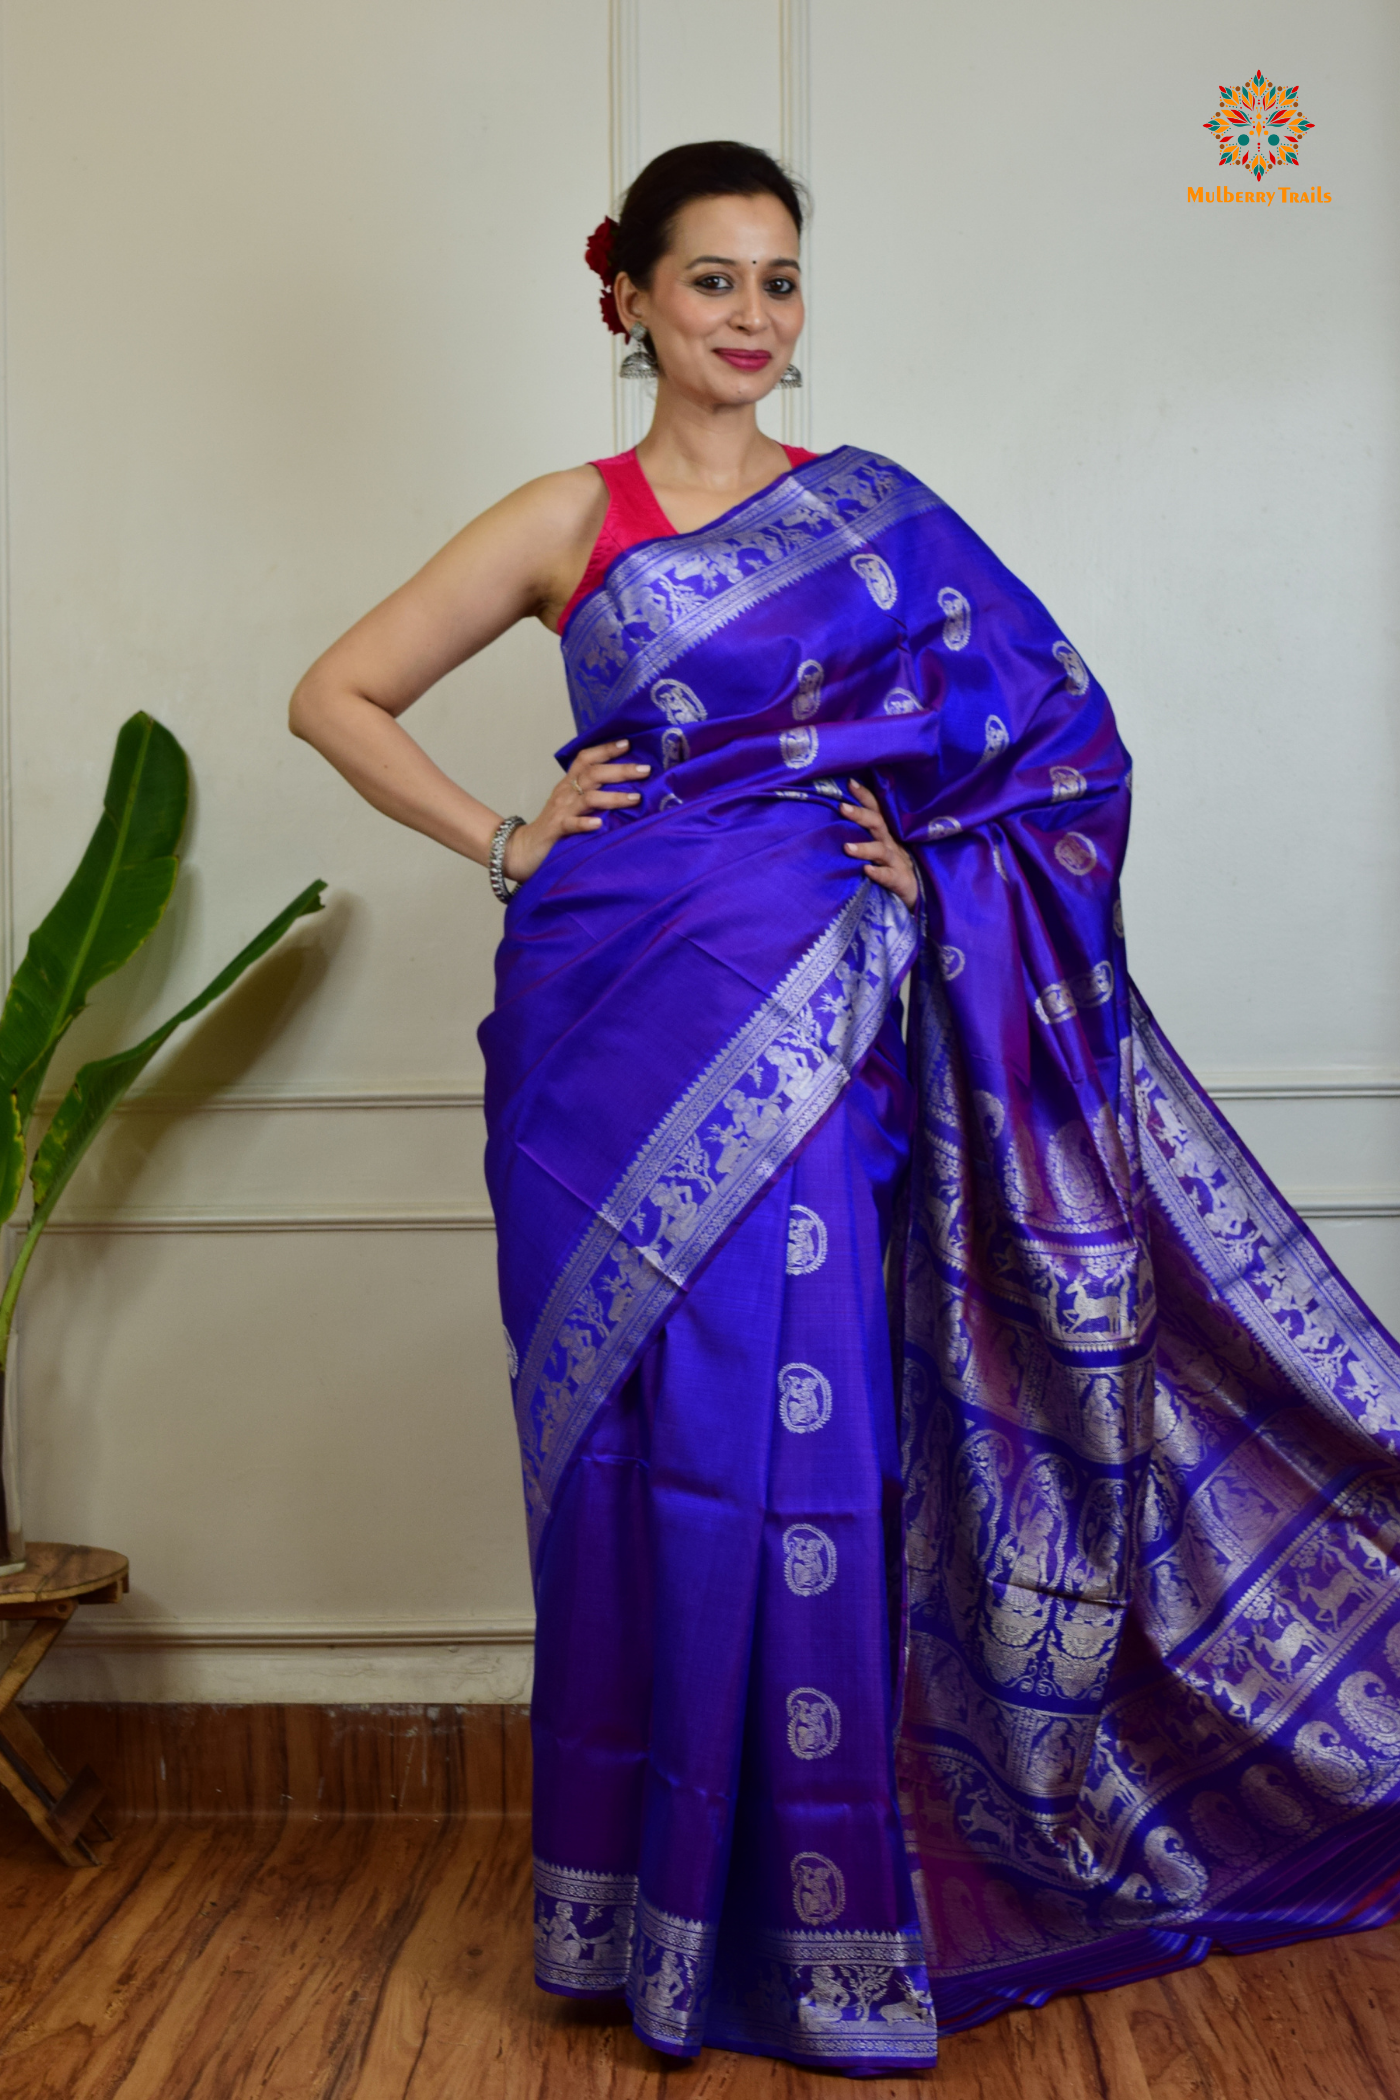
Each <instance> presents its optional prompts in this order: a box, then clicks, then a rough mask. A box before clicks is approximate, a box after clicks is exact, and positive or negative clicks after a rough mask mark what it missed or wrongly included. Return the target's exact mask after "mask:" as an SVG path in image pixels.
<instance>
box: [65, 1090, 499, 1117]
mask: <svg viewBox="0 0 1400 2100" xmlns="http://www.w3.org/2000/svg"><path fill="white" fill-rule="evenodd" d="M59 1098H60V1097H59V1096H58V1095H57V1094H53V1095H49V1096H46V1097H45V1099H44V1100H42V1101H41V1102H40V1104H39V1112H40V1114H41V1115H52V1114H53V1112H54V1110H55V1109H56V1108H57V1107H58V1103H59ZM484 1101H485V1092H484V1089H483V1088H481V1087H479V1086H476V1087H461V1088H457V1089H453V1090H451V1091H444V1092H440V1093H434V1092H432V1091H427V1090H425V1091H423V1092H418V1091H417V1090H415V1089H413V1088H404V1089H395V1088H392V1087H389V1088H378V1087H369V1088H365V1089H359V1088H352V1089H350V1090H348V1091H345V1092H332V1091H320V1090H318V1089H316V1088H306V1087H269V1088H262V1089H259V1088H254V1087H229V1088H226V1089H225V1090H224V1091H222V1092H220V1093H211V1094H165V1093H161V1092H160V1091H159V1089H158V1088H155V1087H152V1088H150V1089H149V1090H148V1091H146V1092H143V1093H139V1094H128V1095H127V1096H126V1099H125V1100H124V1101H121V1102H119V1103H118V1104H117V1109H116V1113H117V1114H118V1115H122V1116H132V1115H147V1116H202V1115H222V1114H231V1113H237V1112H240V1111H259V1112H275V1111H277V1110H278V1109H295V1110H303V1109H364V1110H373V1109H384V1108H394V1109H399V1108H402V1109H413V1108H463V1109H479V1108H481V1107H482V1106H483V1103H484Z"/></svg>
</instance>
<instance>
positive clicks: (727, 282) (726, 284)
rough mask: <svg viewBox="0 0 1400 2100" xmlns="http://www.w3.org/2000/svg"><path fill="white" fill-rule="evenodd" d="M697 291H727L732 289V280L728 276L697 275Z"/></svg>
mask: <svg viewBox="0 0 1400 2100" xmlns="http://www.w3.org/2000/svg"><path fill="white" fill-rule="evenodd" d="M695 289H696V291H697V292H728V291H732V290H733V280H732V279H731V278H728V277H697V278H696V279H695Z"/></svg>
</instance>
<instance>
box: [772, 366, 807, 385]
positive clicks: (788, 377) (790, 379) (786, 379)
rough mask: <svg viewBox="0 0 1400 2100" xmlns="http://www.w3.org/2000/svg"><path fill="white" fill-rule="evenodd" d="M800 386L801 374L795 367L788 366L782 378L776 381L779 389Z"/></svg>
mask: <svg viewBox="0 0 1400 2100" xmlns="http://www.w3.org/2000/svg"><path fill="white" fill-rule="evenodd" d="M801 384H802V374H801V373H800V372H799V371H798V369H797V367H796V365H789V366H788V368H787V370H786V372H784V374H783V376H782V378H781V379H780V380H779V381H778V385H779V386H780V387H781V386H801Z"/></svg>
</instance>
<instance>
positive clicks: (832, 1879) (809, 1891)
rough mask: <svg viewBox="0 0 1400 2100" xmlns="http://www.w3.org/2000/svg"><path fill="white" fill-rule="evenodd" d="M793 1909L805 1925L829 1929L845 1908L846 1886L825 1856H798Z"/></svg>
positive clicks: (800, 1854) (796, 1858)
mask: <svg viewBox="0 0 1400 2100" xmlns="http://www.w3.org/2000/svg"><path fill="white" fill-rule="evenodd" d="M791 1871H792V1907H793V1909H794V1910H795V1911H796V1912H797V1915H798V1917H799V1918H800V1919H801V1920H802V1922H803V1924H804V1925H830V1924H831V1923H832V1922H833V1921H834V1920H835V1919H837V1918H839V1917H840V1915H841V1913H842V1911H843V1910H844V1909H845V1908H846V1882H845V1877H844V1876H843V1874H842V1872H841V1869H840V1868H839V1867H838V1866H837V1864H836V1862H835V1860H833V1859H828V1858H827V1857H826V1854H825V1853H824V1852H799V1853H798V1854H797V1855H796V1856H795V1858H794V1859H793V1862H792V1869H791Z"/></svg>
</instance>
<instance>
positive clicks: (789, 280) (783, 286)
mask: <svg viewBox="0 0 1400 2100" xmlns="http://www.w3.org/2000/svg"><path fill="white" fill-rule="evenodd" d="M767 290H768V295H769V297H770V298H773V299H790V298H791V297H792V295H793V293H794V292H795V291H796V290H797V280H796V278H795V277H770V278H769V280H768V285H767Z"/></svg>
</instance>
